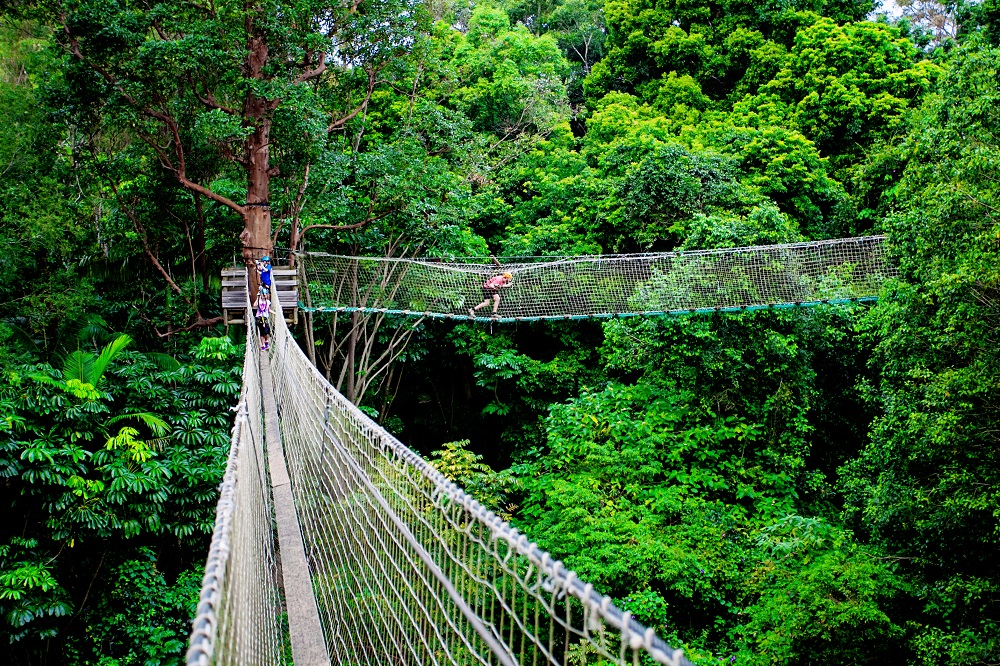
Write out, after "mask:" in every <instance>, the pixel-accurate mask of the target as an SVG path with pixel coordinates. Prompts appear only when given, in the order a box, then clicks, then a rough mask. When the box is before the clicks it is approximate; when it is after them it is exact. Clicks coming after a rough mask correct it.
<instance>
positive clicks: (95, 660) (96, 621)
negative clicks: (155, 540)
mask: <svg viewBox="0 0 1000 666" xmlns="http://www.w3.org/2000/svg"><path fill="white" fill-rule="evenodd" d="M136 555H137V556H136V558H135V559H130V560H126V561H124V562H122V563H121V564H119V565H118V566H117V567H115V568H114V569H113V570H112V571H111V572H110V575H106V576H105V578H104V580H103V581H102V589H100V590H99V599H98V601H97V602H96V603H94V604H93V606H92V607H91V608H89V609H88V612H87V613H86V615H85V617H84V621H85V622H86V623H87V630H86V632H85V633H84V635H83V636H82V637H81V638H80V639H79V640H78V641H75V642H74V643H73V644H72V645H70V647H69V649H68V653H69V655H70V658H71V660H72V661H73V662H75V663H88V664H96V665H98V666H131V665H136V666H138V665H140V664H141V665H145V664H162V665H163V666H167V665H180V664H183V663H184V651H185V650H186V648H187V642H188V634H189V626H190V618H191V617H192V616H193V615H194V612H195V608H196V606H197V604H198V594H199V592H200V591H201V573H200V571H198V570H197V569H194V570H188V571H183V572H181V573H180V575H178V576H177V578H176V580H175V581H174V582H173V583H172V584H171V583H168V581H167V579H166V577H165V576H164V574H163V572H162V571H160V570H159V569H158V568H157V565H156V556H155V555H154V553H153V551H152V550H151V549H149V548H140V549H139V550H138V552H137V554H136Z"/></svg>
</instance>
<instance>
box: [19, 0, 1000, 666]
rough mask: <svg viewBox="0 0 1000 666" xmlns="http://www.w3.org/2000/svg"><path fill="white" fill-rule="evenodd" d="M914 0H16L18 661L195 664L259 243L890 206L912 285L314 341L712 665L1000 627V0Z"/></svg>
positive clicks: (866, 649)
mask: <svg viewBox="0 0 1000 666" xmlns="http://www.w3.org/2000/svg"><path fill="white" fill-rule="evenodd" d="M901 6H902V17H901V18H899V19H898V20H889V19H887V18H886V17H885V16H881V17H880V16H879V15H878V13H877V11H878V10H877V8H876V7H874V6H873V5H872V4H871V3H870V2H867V1H856V0H844V1H840V0H837V1H833V2H823V1H821V0H808V1H804V0H803V1H799V0H793V1H791V2H783V3H770V4H767V3H765V4H761V3H747V2H725V1H724V2H714V1H708V0H690V1H685V2H666V1H665V0H606V1H605V2H603V3H602V2H600V1H598V0H546V1H545V2H540V1H536V2H523V1H520V0H497V1H495V2H489V3H486V4H473V3H470V2H461V1H459V0H424V1H416V0H391V1H389V2H371V1H370V0H356V1H355V2H352V3H350V4H346V5H344V4H336V5H329V4H326V3H322V2H318V1H313V0H259V1H257V0H255V1H254V2H247V3H237V4H234V3H228V2H218V1H207V2H202V1H197V2H191V1H185V2H179V1H177V0H151V1H149V2H143V3H137V2H132V1H131V0H129V1H125V2H109V1H107V0H74V1H73V2H66V1H63V0H38V1H35V2H23V3H22V2H17V3H5V4H4V5H3V6H2V18H0V115H2V117H3V119H4V121H3V131H2V132H0V174H2V177H0V245H2V248H3V250H2V252H0V268H2V269H3V276H4V279H3V280H0V303H2V304H3V313H2V316H0V405H2V411H0V416H2V418H0V478H2V484H0V496H2V501H3V506H4V507H5V509H6V511H7V513H6V515H7V516H8V520H6V521H4V523H3V525H2V526H0V627H2V634H3V639H4V641H5V645H7V644H8V643H9V648H8V649H7V652H6V653H5V654H6V655H8V657H9V661H11V662H12V663H17V664H64V663H65V664H100V665H101V666H112V665H121V666H124V665H127V664H179V663H182V656H183V652H184V649H185V647H186V640H187V632H188V625H189V620H190V617H191V615H192V613H193V609H194V603H195V601H196V598H197V592H198V586H199V583H200V578H201V568H202V566H203V563H204V557H205V553H206V551H207V544H208V537H209V535H210V532H211V529H212V522H213V519H214V511H215V501H216V492H217V487H218V483H219V481H220V479H221V476H222V471H223V464H224V460H225V457H226V453H227V450H228V443H229V436H228V432H229V427H230V425H231V418H230V415H229V412H228V408H229V407H230V406H232V405H233V404H235V402H236V399H237V397H238V394H239V387H240V382H241V367H240V366H241V360H242V354H243V348H242V342H243V333H242V330H241V329H238V328H236V327H233V328H231V329H230V330H226V329H225V328H224V327H223V326H222V324H221V320H220V317H219V315H220V312H219V291H220V280H219V277H218V276H219V272H220V270H221V269H222V268H223V267H226V266H229V265H232V264H233V263H234V262H237V263H238V262H240V261H242V259H241V256H242V255H243V254H244V253H245V252H249V255H254V254H255V253H256V255H259V254H261V253H262V252H263V251H270V250H269V248H270V246H271V244H272V243H273V245H274V246H275V248H277V250H276V252H275V256H276V258H277V259H278V260H281V259H282V257H284V256H287V255H285V254H284V253H283V251H282V249H285V250H287V249H289V248H291V249H308V250H317V251H327V252H337V253H343V254H374V255H380V256H408V255H418V254H419V255H431V256H479V257H485V256H488V255H489V254H491V253H492V254H495V255H496V256H497V257H498V258H500V259H501V260H502V259H503V258H504V257H505V256H506V257H510V256H517V255H566V254H581V253H602V252H630V251H660V250H673V249H701V248H715V247H729V246H738V245H751V244H767V243H783V242H794V241H800V240H812V239H823V238H833V237H839V236H847V235H860V234H869V233H884V234H886V235H887V236H888V242H889V246H890V248H891V252H892V256H893V260H894V261H895V262H897V263H898V265H899V267H900V271H901V276H900V278H899V279H898V280H895V281H893V282H892V283H891V284H889V285H888V286H887V287H886V290H885V291H884V293H883V294H882V297H881V298H880V300H879V302H878V303H877V304H875V305H873V306H862V305H856V306H839V307H829V308H815V309H809V310H804V311H784V312H756V313H747V314H726V315H722V314H720V315H715V316H699V317H686V318H672V319H671V318H664V319H644V320H629V321H612V322H607V323H596V322H559V323H535V324H518V325H512V326H494V327H492V328H491V327H487V326H482V325H477V324H470V323H461V324H455V323H450V322H448V323H444V322H423V323H421V324H420V325H419V326H418V328H417V330H416V331H413V332H411V333H407V334H406V335H400V334H399V331H400V330H404V329H401V328H399V324H400V322H398V321H394V320H392V319H388V320H375V319H371V320H369V319H364V318H361V317H355V318H353V319H350V321H345V320H344V317H343V315H341V316H340V318H339V319H338V318H337V317H336V316H334V315H330V314H315V315H310V316H305V317H303V318H302V324H301V325H300V327H299V328H298V329H296V331H295V334H296V336H297V337H298V339H299V341H300V343H301V344H302V345H303V347H304V348H305V349H307V351H308V353H309V354H310V356H311V357H312V358H313V359H314V360H315V362H316V364H317V366H318V367H319V368H320V369H321V371H323V372H324V373H325V374H326V376H327V377H328V378H330V379H331V381H333V382H334V383H335V384H336V385H338V386H339V387H340V388H341V389H342V390H344V391H345V392H346V393H347V394H348V395H350V396H351V397H352V398H353V399H355V400H356V401H357V402H358V403H359V404H360V405H361V407H362V408H363V409H364V410H366V411H367V412H368V413H370V414H372V415H374V416H375V417H377V418H378V419H379V420H380V422H382V423H383V424H384V425H386V427H387V428H389V429H390V430H391V431H393V432H394V433H395V434H396V435H397V436H399V437H400V438H401V439H403V441H405V442H407V443H409V444H410V445H411V446H413V447H414V448H415V449H416V450H418V451H420V452H421V453H423V454H424V455H427V456H428V457H429V458H430V459H431V460H432V461H433V462H434V463H435V464H436V465H438V466H439V468H440V469H442V470H443V471H444V472H445V473H446V474H447V475H449V476H450V477H452V478H454V479H456V480H457V481H459V482H460V483H461V484H462V485H463V486H465V487H466V488H468V489H469V490H470V491H471V492H473V493H474V494H475V495H476V496H477V497H479V498H480V499H481V500H482V501H483V502H484V503H486V504H488V505H489V506H491V507H493V508H495V509H496V510H498V511H499V512H500V513H501V514H502V515H504V516H505V517H507V518H509V519H510V520H512V521H513V522H514V523H515V524H516V525H517V526H518V527H519V528H520V529H523V530H524V531H525V532H526V533H527V534H528V535H529V536H531V538H533V539H535V540H537V541H538V543H539V544H540V545H541V546H542V547H543V548H545V549H547V550H549V551H550V552H551V553H552V554H553V555H554V556H556V557H558V558H560V559H562V560H563V561H564V562H565V563H566V564H567V565H568V566H569V567H571V568H573V569H576V570H577V571H578V572H579V573H580V575H581V576H582V577H584V578H585V579H586V580H588V581H591V582H593V583H594V584H595V586H597V587H598V589H600V590H601V591H602V592H604V593H607V594H610V595H611V596H612V597H613V598H615V600H616V601H617V602H618V603H619V604H620V605H621V606H623V607H625V608H626V609H628V610H630V611H632V613H633V614H635V615H636V616H637V617H638V618H639V619H640V620H641V621H643V622H644V623H646V624H648V625H650V626H654V627H655V628H656V630H657V631H658V632H659V633H660V634H661V635H662V636H663V637H664V638H666V639H668V640H669V641H670V642H671V643H672V644H677V645H680V646H682V647H684V648H685V650H686V652H687V653H688V654H689V655H690V656H691V658H692V659H693V660H694V661H695V662H696V663H704V664H710V663H711V664H716V663H727V664H732V663H737V664H754V665H757V664H760V665H764V664H782V665H785V664H787V665H797V664H803V665H805V664H814V663H823V664H860V663H866V664H867V663H871V664H887V663H892V664H897V663H898V664H935V665H936V666H937V665H940V664H954V665H969V666H973V665H985V664H995V663H997V662H998V661H1000V557H998V555H1000V549H998V546H1000V466H998V465H997V464H996V456H997V453H998V443H1000V435H998V433H1000V425H998V423H1000V421H998V419H1000V402H998V398H997V395H998V391H1000V351H998V350H1000V339H998V334H997V331H998V323H1000V220H998V218H997V211H998V210H1000V192H998V190H997V184H996V177H995V174H996V172H997V170H998V168H1000V140H998V136H1000V93H998V91H1000V73H998V65H1000V32H998V30H997V17H998V16H1000V10H998V8H997V6H996V3H995V2H994V1H993V0H983V1H982V2H979V3H972V4H966V3H964V2H963V3H958V4H941V3H938V2H936V1H934V0H914V1H913V2H907V3H905V4H903V3H901ZM265 204H266V205H265ZM348 324H350V326H353V327H354V328H355V330H358V331H361V334H362V335H364V336H368V339H370V340H372V341H373V346H372V347H371V348H370V349H369V353H352V352H351V351H350V350H351V348H352V346H355V349H354V351H358V349H357V347H356V345H357V341H356V340H352V339H350V338H349V337H347V336H346V334H345V329H346V328H350V326H348ZM407 330H408V329H407ZM372 350H374V353H372ZM383 352H387V353H385V354H383ZM379 359H381V360H379Z"/></svg>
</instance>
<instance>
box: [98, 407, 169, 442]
mask: <svg viewBox="0 0 1000 666" xmlns="http://www.w3.org/2000/svg"><path fill="white" fill-rule="evenodd" d="M129 419H135V420H138V421H142V422H143V423H145V424H146V427H148V428H149V430H150V432H152V433H153V435H154V436H155V437H163V436H164V435H166V434H167V433H168V432H170V425H169V424H168V423H167V422H166V421H164V420H163V419H162V418H160V417H159V416H157V415H156V414H153V413H152V412H132V413H130V414H119V415H118V416H112V417H111V418H110V419H108V420H107V421H105V423H104V424H105V425H107V426H112V425H114V424H116V423H121V422H122V421H128V420H129Z"/></svg>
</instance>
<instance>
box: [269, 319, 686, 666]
mask: <svg viewBox="0 0 1000 666" xmlns="http://www.w3.org/2000/svg"><path fill="white" fill-rule="evenodd" d="M274 328H275V330H274V337H273V341H272V348H271V359H272V364H273V366H272V367H273V368H274V376H275V383H276V386H275V391H276V397H277V401H278V410H279V414H280V426H281V436H282V442H283V445H284V447H285V452H286V453H285V455H286V460H287V461H288V471H289V476H290V477H291V479H292V489H293V495H294V498H295V505H296V507H297V509H298V511H299V520H300V525H301V530H302V536H303V540H304V543H305V546H306V554H307V558H308V560H309V562H310V566H311V570H312V580H313V589H314V590H315V593H316V601H317V604H318V606H319V611H320V617H321V624H322V625H323V630H324V633H325V638H326V641H327V646H328V650H329V654H330V657H331V661H332V662H333V663H335V664H373V665H374V664H385V663H397V664H414V665H417V664H441V665H444V664H448V665H452V664H453V665H459V664H461V665H471V664H503V665H505V666H512V665H513V664H533V665H539V666H540V665H542V664H557V665H561V666H565V665H568V664H577V663H579V664H584V663H597V662H598V661H599V660H601V659H603V660H607V661H610V662H611V663H618V664H631V663H639V662H640V660H641V659H640V658H641V656H642V655H646V659H651V660H652V661H654V662H656V663H660V664H673V665H674V666H677V665H678V664H681V663H688V662H687V661H686V660H685V659H684V657H683V653H682V651H681V650H674V649H672V648H671V647H670V646H669V645H667V644H666V643H665V642H663V641H662V640H660V639H659V638H658V637H657V636H656V635H655V633H654V632H653V630H652V629H647V628H645V627H643V626H641V625H640V624H638V623H637V622H635V621H634V620H632V619H631V616H630V615H629V614H628V613H626V612H622V611H620V610H619V609H618V608H616V607H615V605H614V604H613V603H612V602H611V600H610V599H609V598H608V597H605V596H602V595H600V594H598V593H597V592H595V591H594V589H593V586H591V585H589V584H587V583H585V582H583V581H581V580H580V579H579V578H577V577H576V575H575V574H574V573H573V572H572V571H568V570H567V569H566V568H565V567H564V566H563V565H562V563H561V562H559V561H557V560H555V559H554V558H552V557H551V556H550V555H549V554H548V553H546V552H544V551H542V550H541V549H540V548H539V547H538V546H537V545H535V544H534V543H532V542H531V541H529V540H528V538H527V537H526V536H525V535H523V534H521V533H519V532H518V531H517V530H516V529H514V528H513V527H511V526H510V525H509V524H507V523H506V522H504V521H503V520H501V519H500V518H499V517H497V516H496V515H495V514H494V513H492V512H491V511H489V510H488V509H486V508H485V507H483V506H482V505H480V504H479V503H478V502H477V501H476V500H474V499H473V498H472V497H470V496H469V495H467V494H466V493H465V492H464V491H462V490H461V489H460V488H459V487H458V486H456V485H455V484H454V483H452V482H450V481H449V480H447V479H446V478H445V477H444V476H442V475H441V473H440V472H438V471H437V470H436V469H435V468H434V467H433V466H431V465H430V464H429V463H428V462H427V461H426V460H424V459H423V458H422V457H421V456H419V455H418V454H416V453H414V452H413V451H411V450H410V449H409V448H407V447H406V446H405V445H403V444H402V443H401V442H399V441H398V440H397V439H396V438H395V437H393V436H392V435H391V434H389V433H388V432H387V431H386V430H384V429H383V428H381V427H380V426H378V425H377V424H376V423H375V422H374V421H372V420H371V419H370V418H369V417H368V416H366V415H365V414H364V413H363V412H362V411H361V410H359V409H358V408H357V407H356V406H355V405H354V404H352V403H351V402H350V401H349V400H347V399H346V398H345V397H344V396H343V395H341V394H340V393H339V392H337V391H336V390H335V389H334V388H333V387H332V386H331V385H330V384H329V382H327V381H326V379H325V378H324V377H323V376H322V375H321V374H320V373H319V371H318V370H317V369H316V368H315V367H314V366H313V365H312V364H311V363H309V360H308V359H307V358H306V356H305V354H304V353H303V352H302V350H301V349H300V348H299V346H298V345H297V344H296V343H295V341H294V340H293V339H292V337H291V334H290V333H289V331H288V328H287V326H286V325H285V322H284V320H283V319H281V318H278V320H277V321H276V323H275V327H274Z"/></svg>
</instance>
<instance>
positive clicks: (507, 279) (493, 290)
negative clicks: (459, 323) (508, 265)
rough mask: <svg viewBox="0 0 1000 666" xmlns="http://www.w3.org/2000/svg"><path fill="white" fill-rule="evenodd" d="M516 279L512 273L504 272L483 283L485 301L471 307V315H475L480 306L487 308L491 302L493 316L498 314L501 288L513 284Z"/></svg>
mask: <svg viewBox="0 0 1000 666" xmlns="http://www.w3.org/2000/svg"><path fill="white" fill-rule="evenodd" d="M513 280H514V276H513V275H511V274H510V273H503V274H501V275H497V276H494V277H491V278H490V279H489V280H487V281H486V282H484V283H483V302H482V303H480V304H479V305H477V306H475V307H473V308H469V316H470V317H475V316H476V311H477V310H479V309H480V308H485V307H486V306H487V305H489V304H490V303H492V304H493V316H494V317H496V316H497V310H499V309H500V290H501V289H506V288H507V287H509V286H510V285H511V283H512V282H513Z"/></svg>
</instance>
